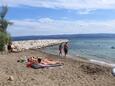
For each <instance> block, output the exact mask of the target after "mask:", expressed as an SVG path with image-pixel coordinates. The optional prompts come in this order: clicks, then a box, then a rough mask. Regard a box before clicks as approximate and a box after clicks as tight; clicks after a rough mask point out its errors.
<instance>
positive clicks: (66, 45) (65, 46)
mask: <svg viewBox="0 0 115 86" xmlns="http://www.w3.org/2000/svg"><path fill="white" fill-rule="evenodd" d="M63 51H64V54H65V57H66V56H67V54H68V42H66V43H65V44H64V48H63Z"/></svg>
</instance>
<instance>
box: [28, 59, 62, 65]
mask: <svg viewBox="0 0 115 86" xmlns="http://www.w3.org/2000/svg"><path fill="white" fill-rule="evenodd" d="M60 63H61V62H59V61H53V60H50V59H47V58H45V59H41V58H35V57H31V58H29V59H28V63H27V67H31V66H32V64H44V65H50V64H60Z"/></svg>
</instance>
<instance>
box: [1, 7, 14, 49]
mask: <svg viewBox="0 0 115 86" xmlns="http://www.w3.org/2000/svg"><path fill="white" fill-rule="evenodd" d="M7 11H8V7H7V6H3V7H2V11H1V12H0V51H4V46H5V44H8V43H10V42H11V36H10V34H8V33H7V27H8V24H12V23H10V22H8V21H7V20H6V19H4V17H5V15H6V13H7Z"/></svg>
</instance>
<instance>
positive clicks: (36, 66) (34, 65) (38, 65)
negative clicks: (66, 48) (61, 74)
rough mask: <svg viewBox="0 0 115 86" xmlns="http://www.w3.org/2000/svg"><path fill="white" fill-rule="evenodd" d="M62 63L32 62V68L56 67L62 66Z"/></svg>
mask: <svg viewBox="0 0 115 86" xmlns="http://www.w3.org/2000/svg"><path fill="white" fill-rule="evenodd" d="M62 65H63V64H32V66H31V67H32V68H33V69H40V68H49V67H58V66H62Z"/></svg>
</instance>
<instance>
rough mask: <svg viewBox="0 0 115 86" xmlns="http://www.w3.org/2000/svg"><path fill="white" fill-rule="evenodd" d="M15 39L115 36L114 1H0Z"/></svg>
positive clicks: (9, 30) (9, 29) (10, 31)
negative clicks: (49, 36) (79, 35)
mask: <svg viewBox="0 0 115 86" xmlns="http://www.w3.org/2000/svg"><path fill="white" fill-rule="evenodd" d="M1 5H8V7H9V9H8V13H7V15H6V17H5V18H6V19H7V20H8V21H10V22H13V25H9V26H8V29H7V30H8V32H9V33H10V34H11V35H12V36H31V35H57V34H59V35H60V34H93V33H115V0H0V6H1Z"/></svg>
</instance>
